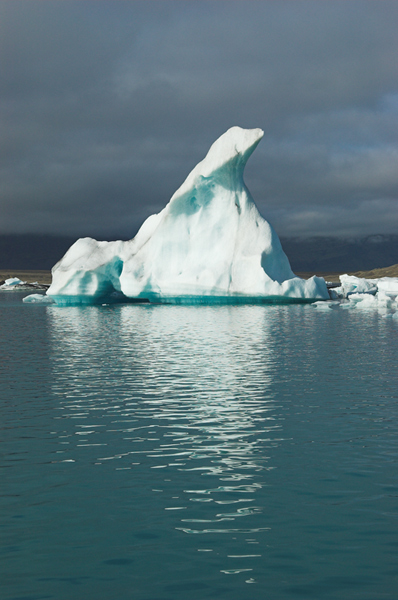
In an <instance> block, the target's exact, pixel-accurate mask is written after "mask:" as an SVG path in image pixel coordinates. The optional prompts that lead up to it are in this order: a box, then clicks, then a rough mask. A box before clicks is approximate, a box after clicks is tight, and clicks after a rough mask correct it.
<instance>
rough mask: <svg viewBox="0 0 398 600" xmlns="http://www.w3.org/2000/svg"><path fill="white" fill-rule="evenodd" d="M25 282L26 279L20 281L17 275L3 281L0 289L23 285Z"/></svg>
mask: <svg viewBox="0 0 398 600" xmlns="http://www.w3.org/2000/svg"><path fill="white" fill-rule="evenodd" d="M25 283H26V281H21V279H18V277H10V278H9V279H6V280H5V281H4V283H3V285H0V288H1V289H2V290H7V289H11V288H13V287H15V286H16V285H25Z"/></svg>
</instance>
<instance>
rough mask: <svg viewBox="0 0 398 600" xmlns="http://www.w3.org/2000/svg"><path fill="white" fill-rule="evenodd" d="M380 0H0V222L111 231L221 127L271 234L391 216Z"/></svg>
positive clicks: (392, 37) (393, 160)
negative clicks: (254, 142)
mask: <svg viewBox="0 0 398 600" xmlns="http://www.w3.org/2000/svg"><path fill="white" fill-rule="evenodd" d="M397 18H398V4H397V3H396V2H395V1H394V0H393V1H391V2H390V1H388V0H384V1H383V2H367V1H363V0H360V1H350V0H348V1H345V2H338V1H324V2H316V1H315V0H314V1H311V2H307V1H301V0H296V1H292V2H286V1H283V0H281V1H279V2H272V1H269V2H251V1H244V2H243V1H242V2H239V1H237V2H235V1H230V0H228V1H224V2H223V1H217V2H214V1H213V2H208V1H191V2H182V1H177V2H169V1H167V0H161V1H159V2H156V1H151V2H149V1H148V0H146V1H144V2H135V1H134V2H133V1H124V2H121V1H119V2H116V1H114V0H112V1H111V0H109V1H105V2H103V1H99V0H97V1H95V2H93V1H82V0H79V1H75V2H68V1H65V0H61V1H58V2H49V1H47V0H42V1H39V2H38V1H36V0H25V1H19V0H8V1H3V2H0V24H1V25H0V26H1V32H0V34H1V57H2V74H1V80H2V85H1V90H2V96H1V111H2V123H3V129H4V131H3V134H2V148H1V157H2V158H1V173H0V176H1V182H2V185H1V199H0V211H1V212H0V232H40V233H48V232H54V233H65V234H76V235H97V236H104V237H114V236H116V237H118V236H129V235H132V234H133V233H134V232H135V230H136V229H137V227H138V226H139V225H140V224H141V222H142V220H143V219H144V218H145V217H146V216H148V215H149V214H151V213H153V212H155V211H158V210H160V209H161V208H162V207H163V206H164V205H165V203H166V202H167V201H168V199H169V198H170V196H171V195H172V193H173V192H174V191H175V189H176V188H177V187H178V186H179V185H180V184H181V183H182V181H183V180H184V179H185V177H186V175H187V174H188V172H189V170H190V169H191V168H192V167H193V166H194V165H195V164H196V162H198V161H199V160H201V159H202V158H203V156H204V154H205V153H206V151H207V149H208V147H209V145H210V144H211V143H212V142H213V141H214V140H215V139H216V138H217V137H218V136H219V135H220V134H221V133H223V132H224V131H225V130H226V129H228V128H229V127H231V126H232V125H240V126H242V127H262V128H263V129H264V130H265V136H264V139H263V141H262V143H261V144H260V146H259V148H258V150H257V151H256V153H255V154H254V155H253V157H252V158H251V160H250V162H249V165H248V167H247V174H246V180H247V183H248V186H249V188H250V190H251V191H252V194H253V196H254V198H255V200H256V202H257V204H258V205H259V208H260V210H261V211H262V213H263V214H264V216H265V217H267V218H269V219H270V220H271V222H273V224H274V225H275V226H276V228H277V231H278V233H280V234H281V235H289V234H291V235H305V234H310V235H314V234H316V233H320V234H325V235H331V234H341V235H361V234H369V233H394V232H396V231H397V226H398V208H397V207H398V169H397V167H398V140H397V137H398V134H397V127H396V125H397V117H398V61H397V56H398V36H397V34H396V23H397Z"/></svg>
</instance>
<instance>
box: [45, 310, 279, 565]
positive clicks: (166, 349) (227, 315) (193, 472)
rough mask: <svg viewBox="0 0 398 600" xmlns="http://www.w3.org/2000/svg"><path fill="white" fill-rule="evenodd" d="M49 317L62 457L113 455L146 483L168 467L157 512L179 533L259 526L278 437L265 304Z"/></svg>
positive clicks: (247, 530) (250, 530) (104, 459)
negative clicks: (167, 497)
mask: <svg viewBox="0 0 398 600" xmlns="http://www.w3.org/2000/svg"><path fill="white" fill-rule="evenodd" d="M50 314H51V331H52V343H53V357H52V361H53V392H54V393H56V394H57V395H58V396H59V398H60V405H59V411H60V415H59V419H62V420H64V419H73V424H74V430H75V431H74V432H73V431H71V430H70V428H69V427H66V428H65V431H63V432H62V433H61V435H60V443H61V444H62V446H63V448H62V450H61V451H60V452H61V454H60V455H59V459H60V460H61V461H81V460H83V461H86V460H87V458H89V460H90V461H91V462H92V463H93V464H94V465H100V464H102V465H104V464H105V463H109V462H113V463H114V465H115V468H117V469H124V470H125V471H126V477H127V476H128V474H127V472H128V471H131V470H132V471H134V474H133V476H134V477H137V475H138V476H139V477H140V478H142V480H143V481H145V482H146V480H147V478H148V477H149V478H151V479H153V481H157V484H156V485H158V484H159V481H160V479H159V476H160V471H162V477H161V480H162V481H163V480H164V478H166V481H167V479H168V478H170V477H171V474H172V475H173V490H174V496H173V497H172V498H173V500H174V502H165V504H167V506H166V505H165V506H164V509H165V510H166V511H169V512H174V511H175V512H174V527H176V528H177V529H178V530H180V531H182V532H184V533H188V534H206V533H208V534H230V535H233V534H236V533H243V534H250V535H251V536H253V535H254V534H255V533H256V532H259V531H266V530H267V529H268V526H267V523H266V522H265V521H264V519H263V518H261V517H260V518H259V513H260V512H261V510H262V508H261V503H260V504H258V503H256V492H257V491H258V490H260V489H261V488H262V487H263V485H264V483H265V482H266V473H267V470H269V469H272V468H273V466H272V462H271V461H270V459H269V448H270V447H272V446H275V445H278V443H279V440H280V438H281V420H280V417H279V415H278V412H277V408H276V406H275V404H274V401H273V397H272V393H271V391H270V384H271V382H272V373H273V358H274V353H273V345H274V340H273V337H272V310H267V309H264V308H260V309H259V307H233V308H231V307H216V308H215V307H211V308H207V307H156V308H152V307H146V306H145V307H137V306H129V305H127V306H119V307H101V308H98V307H84V308H80V307H70V308H64V309H59V308H56V307H54V308H51V309H50ZM73 433H74V435H73ZM62 436H65V437H62ZM87 450H89V453H87ZM143 468H144V470H143ZM155 472H157V473H155ZM138 483H139V482H137V484H138ZM174 486H175V487H174ZM152 491H153V493H160V492H162V488H161V487H160V488H158V487H154V488H153V490H152ZM177 511H179V516H178V517H177ZM246 542H247V543H248V544H255V543H256V539H255V537H250V538H248V539H247V540H246ZM209 550H210V549H209ZM251 555H252V553H251V552H250V553H245V554H238V555H236V556H235V555H231V558H239V557H249V556H251ZM256 556H259V555H258V554H256ZM226 572H229V571H228V570H226ZM231 572H232V571H231ZM234 572H235V570H234Z"/></svg>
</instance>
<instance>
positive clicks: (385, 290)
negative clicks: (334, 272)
mask: <svg viewBox="0 0 398 600" xmlns="http://www.w3.org/2000/svg"><path fill="white" fill-rule="evenodd" d="M340 282H341V286H340V287H337V288H334V290H331V296H332V297H333V298H340V299H342V300H344V299H348V300H349V303H348V304H347V303H344V304H341V307H342V308H356V309H360V310H378V311H379V312H382V313H384V314H386V316H388V314H391V315H394V314H395V312H396V311H397V309H398V304H397V297H398V277H381V278H379V279H363V278H359V277H355V276H353V275H341V276H340Z"/></svg>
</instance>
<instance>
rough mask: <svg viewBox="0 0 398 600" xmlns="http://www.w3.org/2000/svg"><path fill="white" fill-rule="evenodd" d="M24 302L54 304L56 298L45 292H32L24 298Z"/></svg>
mask: <svg viewBox="0 0 398 600" xmlns="http://www.w3.org/2000/svg"><path fill="white" fill-rule="evenodd" d="M22 302H27V303H29V304H54V300H53V299H52V298H51V297H50V296H46V295H44V294H30V295H29V296H25V298H23V299H22Z"/></svg>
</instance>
